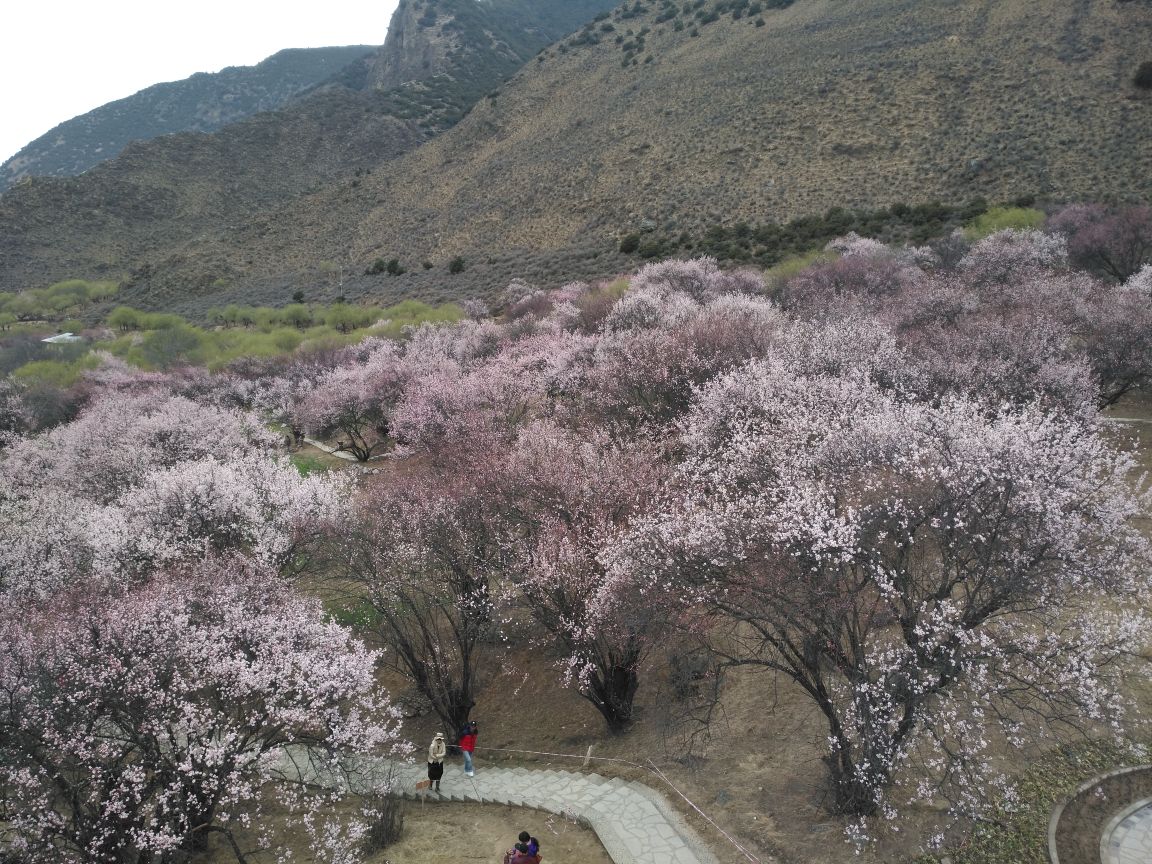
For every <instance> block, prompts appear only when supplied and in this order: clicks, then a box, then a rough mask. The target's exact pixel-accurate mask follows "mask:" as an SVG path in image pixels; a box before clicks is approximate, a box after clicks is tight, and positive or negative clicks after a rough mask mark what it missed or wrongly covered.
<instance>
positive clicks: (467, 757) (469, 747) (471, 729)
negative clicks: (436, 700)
mask: <svg viewBox="0 0 1152 864" xmlns="http://www.w3.org/2000/svg"><path fill="white" fill-rule="evenodd" d="M479 734H480V730H479V727H478V726H477V725H476V721H475V720H473V721H472V722H471V723H465V724H464V728H463V729H461V730H460V741H459V742H458V743H457V745H456V746H458V747H459V748H460V752H461V753H463V754H464V775H465V776H466V777H472V776H473V775H474V774H475V773H476V772H475V771H473V770H472V753H473V751H474V750H475V749H476V736H477V735H479Z"/></svg>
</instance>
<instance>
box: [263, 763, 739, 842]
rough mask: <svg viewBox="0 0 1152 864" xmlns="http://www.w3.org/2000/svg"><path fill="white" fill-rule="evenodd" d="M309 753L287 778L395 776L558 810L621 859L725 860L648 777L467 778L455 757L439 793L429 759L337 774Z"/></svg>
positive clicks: (543, 774)
mask: <svg viewBox="0 0 1152 864" xmlns="http://www.w3.org/2000/svg"><path fill="white" fill-rule="evenodd" d="M308 754H309V751H308V749H307V748H301V747H290V748H288V749H287V750H286V751H284V752H283V755H282V758H281V763H280V767H281V771H282V772H283V773H284V775H285V776H287V777H294V778H299V779H302V780H306V781H308V782H311V783H319V784H321V785H324V786H327V787H328V788H335V789H345V790H348V789H350V790H351V791H358V787H361V784H363V788H362V789H360V791H367V790H368V789H371V788H374V786H375V785H376V783H377V782H378V781H381V780H387V781H388V782H389V783H390V784H391V786H392V788H393V790H395V791H396V792H397V793H398V794H399V795H401V796H403V797H405V798H416V797H417V796H418V795H423V797H424V800H425V801H427V802H429V803H431V804H437V803H438V802H451V801H474V802H477V803H480V804H508V805H511V806H513V807H530V808H533V809H536V810H543V811H545V812H548V813H555V814H556V815H558V816H562V817H564V818H566V819H572V820H574V821H576V822H579V823H581V824H583V825H586V826H588V827H589V828H591V829H592V830H593V831H595V832H596V836H597V837H598V838H599V839H600V842H601V844H603V846H604V849H605V851H607V853H608V856H609V857H610V858H611V859H612V861H613V862H615V864H718V862H717V860H716V856H715V855H713V854H712V852H711V851H710V850H709V849H708V847H707V846H706V845H705V844H704V843H703V841H701V839H700V838H699V837H698V836H697V835H696V832H695V831H693V830H692V828H691V827H689V826H688V825H687V824H686V823H685V822H684V820H683V819H682V818H681V817H680V814H678V813H677V812H676V811H675V810H673V809H672V807H671V805H670V804H669V803H668V802H667V801H666V800H665V799H664V796H662V795H661V794H660V793H658V792H655V791H653V790H652V789H649V788H648V787H647V786H645V785H643V784H641V783H634V782H630V781H627V780H621V779H619V778H618V777H613V778H611V779H609V778H607V777H602V776H601V775H599V774H584V773H581V772H576V771H537V770H529V769H526V768H486V767H484V766H482V765H481V766H480V767H479V768H478V770H477V771H476V775H475V776H474V777H466V776H465V775H464V773H463V771H461V770H460V769H459V766H458V765H453V764H448V765H445V773H444V779H443V780H442V781H441V782H440V788H441V791H440V793H439V794H437V793H436V792H423V791H421V792H417V790H416V784H417V783H418V782H419V781H421V780H424V779H425V778H426V777H427V770H428V768H427V765H426V764H425V763H424V762H416V763H405V762H399V761H394V760H388V759H361V760H355V762H353V763H349V764H347V765H346V766H345V767H346V768H348V769H351V773H350V774H344V773H341V774H339V775H335V774H332V773H327V772H324V771H321V772H320V773H318V770H317V766H316V764H315V763H313V761H312V760H311V759H309V758H308ZM349 784H351V786H350V785H349Z"/></svg>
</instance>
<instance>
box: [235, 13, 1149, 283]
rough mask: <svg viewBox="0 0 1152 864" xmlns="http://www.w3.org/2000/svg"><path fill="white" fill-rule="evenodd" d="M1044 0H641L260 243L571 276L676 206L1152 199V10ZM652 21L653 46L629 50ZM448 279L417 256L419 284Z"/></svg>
mask: <svg viewBox="0 0 1152 864" xmlns="http://www.w3.org/2000/svg"><path fill="white" fill-rule="evenodd" d="M708 2H709V3H714V2H715V0H708ZM687 5H688V4H684V3H679V4H677V6H678V7H679V8H684V7H686V6H687ZM1044 7H1045V8H1044V14H1038V9H1037V5H1036V4H1035V3H1034V2H1028V0H852V2H846V0H800V2H797V3H796V4H794V5H793V6H791V7H789V8H787V9H783V10H768V9H765V10H764V11H763V12H762V13H761V15H760V16H759V17H761V18H762V20H763V21H764V22H765V24H764V26H757V22H756V16H744V17H742V18H740V19H739V20H733V19H732V17H731V16H722V17H720V18H719V20H717V21H715V22H712V23H710V24H707V25H706V26H705V25H696V24H693V23H689V24H688V25H687V26H684V27H683V29H681V30H679V31H677V30H676V29H675V27H676V24H675V21H673V20H666V21H664V22H663V23H656V19H657V18H659V17H661V8H662V7H661V6H660V5H659V4H658V3H648V5H647V7H646V11H645V12H644V13H643V14H640V15H638V16H634V17H629V18H622V16H621V9H620V8H618V9H617V11H616V13H615V15H614V18H612V19H610V20H609V21H607V22H602V23H600V24H598V25H596V30H595V32H597V33H598V34H599V43H598V44H591V45H590V44H583V45H576V46H574V47H570V46H571V43H572V42H573V41H574V40H572V39H569V40H567V41H566V42H565V43H562V44H561V46H559V47H556V46H554V47H553V48H552V49H550V50H549V51H547V52H546V53H545V54H543V55H541V59H539V60H538V61H534V62H531V63H529V64H528V66H527V67H526V68H525V69H524V70H522V71H521V73H519V74H518V75H517V76H516V78H515V79H513V80H512V81H511V82H509V84H508V85H507V86H505V87H504V88H503V90H502V91H501V92H500V93H499V94H498V95H497V96H496V97H495V98H489V99H484V100H482V101H481V102H480V103H479V104H478V105H477V106H476V107H475V108H473V110H472V112H471V113H470V115H469V116H468V117H467V118H466V119H465V120H464V121H463V122H462V123H461V124H459V125H458V126H457V127H456V128H454V129H453V130H452V131H451V132H449V133H448V134H446V135H443V136H441V137H439V138H437V139H436V140H434V141H431V142H429V143H428V144H426V145H424V146H422V147H420V148H419V149H418V150H416V151H414V152H413V153H410V154H408V155H407V156H406V157H404V158H403V159H401V160H399V161H398V162H397V163H395V164H394V165H393V166H391V167H390V169H389V170H388V171H387V172H385V173H377V174H375V175H373V177H372V178H370V179H369V180H368V181H367V182H365V183H364V184H363V185H362V186H361V187H360V188H358V189H356V190H349V189H346V188H345V189H341V190H326V191H325V192H323V193H320V194H318V195H316V196H314V197H313V198H312V199H311V200H310V202H309V205H308V207H307V208H306V209H307V211H308V212H309V213H312V214H324V217H323V218H322V219H314V220H312V224H308V225H305V224H301V223H300V222H299V221H298V220H294V219H292V218H291V214H281V216H280V217H277V218H276V219H274V220H273V224H272V225H271V226H270V230H269V231H267V232H266V233H264V235H263V236H261V237H257V236H255V234H254V233H253V234H247V235H244V234H242V235H241V238H240V245H241V246H242V247H243V248H244V249H245V250H247V251H248V254H250V255H251V256H252V257H253V258H254V260H255V261H257V262H259V263H257V265H256V269H257V270H260V271H262V272H263V274H264V275H268V276H271V275H273V274H282V275H285V276H287V274H290V273H294V272H303V271H305V270H306V269H307V268H308V266H309V265H310V263H311V262H314V261H315V260H317V259H320V258H337V257H340V258H343V259H345V260H347V261H349V262H351V263H350V269H354V268H355V266H356V265H360V266H363V264H362V262H367V261H371V260H372V259H373V258H375V257H377V256H378V255H386V256H387V257H390V256H391V255H397V254H398V255H400V256H401V257H405V258H407V259H408V260H410V261H413V262H419V261H421V260H428V261H431V262H436V263H437V264H439V263H440V262H443V261H445V260H448V259H450V258H451V257H452V256H455V255H461V256H463V257H465V258H466V259H467V260H468V261H469V262H475V265H476V266H475V267H474V268H473V272H472V280H473V282H472V284H483V283H484V282H485V281H493V279H494V278H495V277H492V278H487V276H486V271H485V268H486V267H487V268H488V269H489V270H493V271H497V272H498V274H499V276H500V277H501V278H504V277H506V276H507V275H508V274H510V273H511V274H515V273H519V274H520V275H523V276H526V277H528V278H537V279H541V278H543V279H546V278H547V277H548V273H547V267H548V263H549V262H550V261H555V260H559V259H562V258H567V259H569V260H568V262H567V265H566V266H565V268H564V270H565V271H566V272H568V273H573V274H580V275H583V273H586V272H589V271H595V270H596V269H597V268H599V269H600V270H601V272H611V271H612V270H613V269H615V268H618V267H620V266H622V265H621V264H620V262H619V260H618V257H617V256H614V255H613V253H614V250H615V247H616V244H617V242H618V239H619V237H620V235H622V234H624V233H627V232H630V231H635V230H637V229H638V228H640V227H644V226H645V225H651V224H652V223H655V225H656V226H658V228H659V229H660V230H664V231H668V232H676V231H682V230H690V231H691V230H693V229H698V228H699V227H700V226H703V225H707V224H712V223H715V222H722V223H725V222H726V223H732V222H736V221H739V220H749V221H764V220H782V219H786V218H789V217H792V216H796V215H801V214H806V213H813V212H823V211H824V210H826V209H828V208H830V207H833V206H844V207H866V206H884V205H887V204H891V203H893V202H896V201H908V202H913V203H914V202H919V201H930V200H934V199H939V200H945V201H963V200H968V199H970V198H973V197H976V196H984V197H986V198H987V199H989V200H992V201H996V200H1007V199H1010V198H1012V197H1015V196H1017V195H1021V194H1037V195H1040V196H1046V197H1050V198H1053V199H1076V198H1087V199H1099V198H1103V197H1110V196H1116V197H1124V198H1131V197H1137V198H1149V197H1152V148H1148V147H1147V146H1145V142H1147V140H1148V139H1149V137H1150V135H1152V98H1149V94H1148V93H1147V92H1144V91H1140V90H1138V89H1137V88H1135V87H1134V86H1133V84H1132V76H1133V73H1134V71H1135V69H1136V68H1137V66H1138V65H1139V63H1140V62H1141V61H1142V60H1143V59H1144V58H1145V55H1149V52H1150V49H1149V47H1148V46H1149V36H1150V35H1152V8H1150V7H1149V6H1148V5H1147V4H1142V3H1133V2H1128V3H1117V2H1114V0H1048V2H1046V3H1045V4H1044ZM622 8H623V9H625V10H627V9H630V8H631V7H630V6H628V5H627V4H626V5H625V7H622ZM704 8H707V7H704ZM681 18H682V19H683V20H685V21H688V22H692V21H695V20H697V19H696V18H695V17H694V16H691V17H690V16H688V15H686V14H682V16H681ZM605 24H611V26H612V27H613V28H614V29H613V30H612V31H604V30H601V29H600V28H602V27H603V26H604V25H605ZM644 29H648V30H649V32H648V33H646V34H645V36H644V37H643V40H642V43H643V47H642V50H640V51H631V52H627V51H625V50H624V49H625V48H627V46H628V45H635V44H636V42H637V40H636V34H638V33H640V32H641V31H642V30H644ZM629 30H631V31H632V34H633V35H629V32H628V31H629ZM693 31H695V32H696V33H697V34H698V35H695V36H693V35H691V34H692V33H693ZM617 37H623V43H622V44H617V42H616V39H617ZM576 41H578V40H576ZM1150 56H1152V55H1150ZM596 253H601V255H602V256H603V257H600V258H598V259H596V260H595V261H593V262H592V263H588V261H587V258H588V257H589V256H592V255H595V254H596ZM489 259H491V260H489ZM573 259H574V260H573ZM580 261H584V264H583V265H581V264H580V263H579V262H580ZM436 273H437V274H441V273H442V271H441V270H440V268H439V267H438V268H437V271H436ZM444 280H445V277H444V276H443V275H440V276H439V282H435V280H434V279H432V278H431V277H428V276H425V275H424V274H421V273H416V274H413V275H411V276H410V277H408V282H407V283H406V284H405V288H406V290H409V291H413V292H417V293H421V292H424V291H427V290H432V289H434V288H436V287H438V286H439V285H440V283H442V282H443V281H444ZM496 281H498V280H496ZM399 284H401V283H396V284H393V285H391V286H390V287H391V289H392V290H396V289H397V288H398V287H399Z"/></svg>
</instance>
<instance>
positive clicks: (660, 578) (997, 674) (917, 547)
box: [611, 362, 1149, 816]
mask: <svg viewBox="0 0 1152 864" xmlns="http://www.w3.org/2000/svg"><path fill="white" fill-rule="evenodd" d="M684 442H685V444H686V445H688V446H689V447H690V448H691V449H690V454H689V458H688V460H687V461H686V463H685V464H684V465H683V467H682V469H681V472H680V484H681V490H682V491H681V492H680V494H679V501H678V503H677V504H676V505H675V506H674V507H671V508H669V509H668V511H667V512H665V513H662V514H659V515H654V516H651V517H649V518H648V519H647V520H643V521H641V522H640V523H639V524H637V525H635V526H634V527H633V530H632V533H631V535H630V538H629V539H628V540H627V541H626V542H624V543H621V544H620V545H619V546H618V547H617V548H616V550H614V551H613V552H612V562H611V564H612V570H613V573H614V574H615V578H618V579H621V580H623V581H625V582H626V583H630V584H640V585H644V584H647V585H648V586H649V590H651V591H656V592H658V593H661V594H663V593H666V592H668V591H673V592H680V593H682V594H683V596H684V597H685V598H686V601H687V602H688V603H689V604H691V608H693V609H696V610H698V611H699V614H707V619H708V623H707V625H706V626H705V627H702V629H703V630H705V631H707V632H710V633H712V634H714V636H715V637H716V641H715V643H714V646H713V647H714V649H715V650H716V651H717V652H719V654H720V656H721V657H722V658H724V659H725V660H726V661H727V662H728V663H731V664H742V665H753V666H761V667H763V668H765V669H768V670H772V671H773V672H776V673H779V674H782V675H784V676H786V677H787V678H789V679H791V680H792V681H793V682H794V683H795V684H796V685H797V686H798V687H799V688H800V690H802V691H803V692H804V693H806V694H807V695H808V697H809V698H810V699H811V700H812V702H813V704H814V705H815V706H816V707H817V708H818V709H819V711H820V712H821V714H822V715H823V717H824V719H825V721H826V722H827V729H828V741H829V753H828V758H827V761H828V765H829V768H830V772H831V780H832V785H833V789H834V801H835V804H836V807H837V809H839V810H840V811H842V812H845V813H850V814H856V815H861V816H871V815H882V816H892V815H893V814H894V810H893V809H892V807H893V803H894V798H893V796H892V790H893V786H894V785H899V784H902V783H904V782H907V781H910V780H913V779H915V782H914V783H913V787H912V789H911V792H910V795H911V796H912V797H916V796H921V797H932V796H935V795H947V796H949V797H950V798H951V800H952V801H953V802H954V803H955V804H956V805H957V806H959V807H962V808H964V809H965V810H966V811H969V812H970V811H973V810H978V809H979V807H980V806H981V795H982V793H983V792H985V791H986V790H988V789H990V788H995V787H994V785H993V784H994V781H996V780H997V779H998V774H997V771H996V769H995V767H994V762H993V760H992V759H991V758H990V752H989V748H990V746H991V744H990V742H991V741H994V740H996V736H995V734H994V733H999V735H1000V736H1002V737H1005V738H1006V739H1007V740H1008V742H1009V743H1011V744H1013V745H1015V746H1021V745H1022V743H1023V740H1024V735H1025V732H1024V730H1025V729H1027V733H1026V734H1027V735H1028V736H1032V738H1033V739H1035V738H1037V737H1040V736H1051V737H1055V738H1059V736H1060V735H1061V734H1062V733H1064V732H1083V731H1084V730H1085V728H1086V727H1089V726H1092V725H1093V724H1095V725H1097V726H1098V727H1103V728H1107V727H1108V726H1109V725H1112V727H1113V728H1114V729H1115V728H1118V726H1119V723H1120V719H1119V718H1120V717H1121V716H1122V700H1121V699H1120V697H1119V696H1118V692H1119V690H1118V685H1119V678H1120V677H1121V676H1122V675H1123V674H1125V672H1126V671H1128V664H1127V663H1126V661H1125V658H1126V657H1127V656H1128V646H1130V645H1132V644H1142V641H1143V640H1144V639H1146V638H1147V636H1148V634H1149V620H1148V614H1147V612H1146V609H1145V604H1144V602H1143V598H1144V597H1145V596H1146V595H1147V592H1148V587H1149V586H1148V577H1147V573H1148V543H1147V541H1146V540H1145V539H1144V538H1143V536H1142V535H1141V534H1140V532H1139V530H1138V529H1137V527H1136V526H1135V525H1134V523H1133V521H1132V520H1133V519H1134V518H1135V517H1137V516H1139V515H1141V514H1142V513H1145V512H1146V508H1147V505H1148V503H1149V502H1148V501H1147V500H1146V497H1138V496H1137V495H1136V494H1135V493H1133V492H1132V490H1131V486H1130V485H1129V483H1128V474H1129V472H1130V471H1131V469H1132V461H1131V459H1130V458H1128V457H1127V456H1125V455H1122V454H1120V453H1118V452H1116V451H1114V450H1113V449H1112V448H1111V447H1110V446H1109V445H1108V444H1107V443H1106V442H1105V440H1104V438H1102V437H1101V435H1100V434H1099V432H1098V431H1097V429H1096V428H1095V426H1094V425H1093V423H1092V422H1090V421H1085V420H1084V419H1082V418H1068V417H1059V416H1046V415H1045V414H1043V413H1042V412H1041V411H1040V410H1038V409H1036V408H1031V407H1024V408H1017V409H1014V410H1009V411H1003V412H999V413H997V414H994V415H992V416H990V415H989V414H988V412H987V408H986V406H983V405H979V404H973V403H971V402H968V401H965V400H956V399H948V400H944V401H943V402H942V403H941V404H940V405H938V406H933V405H926V404H924V403H908V402H903V401H901V400H900V399H898V398H894V397H893V396H891V395H887V394H884V393H883V392H882V391H879V390H877V389H876V388H875V387H874V386H872V385H871V384H870V383H868V382H866V381H862V380H860V379H858V378H857V379H839V378H816V379H810V378H806V377H805V376H804V375H803V374H802V372H798V371H797V370H793V369H789V368H788V367H787V366H786V365H782V364H780V363H772V362H765V363H752V364H749V366H747V367H745V368H744V369H742V370H739V371H737V372H733V373H730V374H728V375H726V376H723V377H722V378H720V379H718V380H717V381H716V382H715V383H714V384H712V385H711V386H709V387H707V388H705V389H704V390H703V391H702V392H701V394H700V398H699V403H698V405H697V407H696V408H695V410H694V411H693V413H692V414H691V416H690V418H689V420H688V423H687V425H686V426H685V435H684ZM1103 597H1107V598H1109V599H1108V602H1102V601H1101V598H1103ZM703 610H707V612H706V613H705V612H704V611H703ZM1032 720H1038V722H1035V723H1032V722H1029V721H1032ZM913 763H919V764H920V770H921V772H922V773H920V774H918V775H914V774H912V773H910V772H909V771H908V770H907V769H908V768H909V766H910V765H911V764H913ZM917 778H918V779H917Z"/></svg>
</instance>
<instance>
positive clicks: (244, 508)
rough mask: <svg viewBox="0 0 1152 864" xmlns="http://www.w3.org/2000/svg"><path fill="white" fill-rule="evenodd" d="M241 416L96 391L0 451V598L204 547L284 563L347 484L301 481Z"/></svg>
mask: <svg viewBox="0 0 1152 864" xmlns="http://www.w3.org/2000/svg"><path fill="white" fill-rule="evenodd" d="M278 443H279V440H278V438H277V437H276V436H274V435H271V434H270V433H268V432H267V431H265V430H264V429H263V428H262V427H261V426H260V425H259V423H258V422H257V421H256V420H255V419H254V418H253V417H251V416H250V415H247V414H243V413H241V412H238V411H232V410H224V409H215V408H210V407H206V406H202V405H197V404H196V403H193V402H191V401H189V400H187V399H183V398H182V397H172V396H166V395H163V394H160V393H153V394H149V395H140V396H132V397H127V398H123V397H121V398H117V397H116V396H114V395H109V396H106V397H104V398H102V399H99V400H97V401H96V402H95V403H94V404H93V405H92V406H90V407H89V408H88V409H87V410H86V411H85V412H84V413H83V414H82V415H81V416H80V417H79V418H78V419H76V420H75V421H73V422H72V423H68V424H65V425H63V426H60V427H57V428H56V429H53V430H51V431H50V432H47V433H44V434H42V435H40V436H35V437H29V438H24V439H21V440H19V441H17V442H16V443H14V444H13V445H12V446H10V447H9V448H8V449H7V450H6V451H5V453H4V454H3V458H2V459H0V593H2V592H12V593H18V594H21V595H24V596H45V595H48V594H50V593H51V592H53V591H55V590H56V589H58V588H59V587H61V586H62V585H65V584H67V583H69V582H71V581H74V580H79V579H85V578H96V579H98V580H101V581H103V582H105V583H107V582H109V581H118V580H124V579H136V578H144V577H146V576H147V574H148V572H149V571H150V570H151V569H153V568H155V567H160V566H168V565H171V564H174V563H177V562H179V561H182V560H193V559H196V558H199V557H203V555H204V554H206V553H223V552H241V553H244V554H247V555H250V556H252V557H253V558H254V559H256V560H259V561H261V562H264V563H266V564H269V565H272V566H274V567H277V568H280V569H282V570H284V571H285V572H288V571H294V570H298V569H300V568H301V567H303V566H305V565H306V564H307V563H308V559H307V547H308V543H309V541H310V540H311V539H313V538H315V537H317V536H318V535H319V533H320V532H321V530H322V529H323V528H324V526H327V525H329V524H331V523H332V522H333V521H336V520H338V519H339V518H340V517H341V515H342V514H343V513H344V511H345V509H346V505H345V499H346V496H347V483H346V482H344V481H342V480H339V479H333V478H330V477H326V476H323V475H312V476H309V477H302V476H300V473H299V472H298V471H297V470H296V469H295V468H294V467H293V466H292V465H291V464H290V463H289V462H288V461H287V459H284V458H283V457H280V456H277V455H275V454H274V452H273V450H272V448H273V446H274V445H277V444H278Z"/></svg>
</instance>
